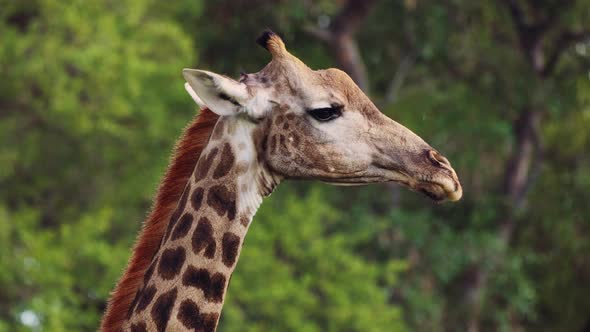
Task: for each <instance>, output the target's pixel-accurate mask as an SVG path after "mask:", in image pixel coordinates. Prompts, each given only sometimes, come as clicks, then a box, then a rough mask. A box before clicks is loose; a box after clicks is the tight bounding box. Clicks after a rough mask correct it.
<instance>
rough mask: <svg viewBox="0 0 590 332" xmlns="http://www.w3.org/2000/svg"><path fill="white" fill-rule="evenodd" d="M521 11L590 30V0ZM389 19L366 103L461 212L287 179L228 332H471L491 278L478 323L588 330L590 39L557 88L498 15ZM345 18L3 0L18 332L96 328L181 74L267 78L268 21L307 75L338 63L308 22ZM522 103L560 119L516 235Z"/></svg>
mask: <svg viewBox="0 0 590 332" xmlns="http://www.w3.org/2000/svg"><path fill="white" fill-rule="evenodd" d="M521 3H527V4H529V5H527V6H525V8H536V9H539V8H540V9H542V10H540V11H539V12H540V13H542V14H543V15H546V16H547V15H549V14H550V15H549V16H548V17H553V19H554V22H556V23H554V24H556V26H557V27H558V28H557V29H556V30H557V31H559V30H566V29H573V30H578V29H584V28H587V27H588V22H590V9H589V8H590V3H589V2H588V1H587V0H578V1H572V2H571V3H573V4H572V7H571V8H569V9H568V10H562V11H554V12H552V11H551V8H553V7H555V6H556V4H558V3H559V1H557V0H555V1H550V0H543V1H537V2H535V4H536V5H535V6H536V7H535V6H533V5H531V4H532V3H533V2H530V1H528V2H527V1H521ZM375 7H376V8H374V9H373V10H372V11H371V14H370V15H369V17H368V18H367V19H366V20H365V22H364V23H363V24H362V26H361V28H360V30H359V33H358V36H357V37H358V41H359V44H360V45H361V46H362V49H361V53H362V56H363V59H364V61H365V64H366V66H367V69H368V73H369V75H370V76H369V77H370V83H371V91H370V94H371V96H372V97H373V99H374V100H375V102H376V103H377V104H378V105H379V106H380V107H381V109H382V110H383V111H384V112H385V113H387V114H388V115H389V116H391V117H392V118H394V119H396V120H397V121H399V122H401V123H402V124H404V125H406V126H407V127H409V128H411V129H412V130H414V131H415V132H417V133H418V134H419V135H421V136H422V137H424V138H425V140H426V141H428V142H429V143H431V145H433V146H435V147H437V148H439V149H440V150H441V151H442V152H443V153H444V154H445V155H446V156H447V157H448V158H449V160H451V162H452V163H453V166H454V167H455V169H457V171H458V174H459V176H460V178H461V180H462V183H463V185H464V191H465V194H464V199H463V200H462V201H461V202H459V203H457V204H445V205H433V204H432V203H430V202H429V201H428V200H426V199H424V198H422V197H420V196H419V195H417V194H413V193H409V192H407V191H405V190H403V191H401V192H399V191H397V190H395V189H394V190H392V189H391V188H390V187H385V186H371V187H366V188H346V189H345V190H340V189H335V188H332V187H328V186H326V185H322V184H311V183H289V182H287V183H284V184H282V185H281V187H280V188H279V189H278V190H277V191H276V192H275V193H274V194H273V195H272V197H271V198H269V199H267V201H265V203H264V204H263V206H262V208H261V210H260V211H259V212H258V214H257V215H256V217H255V220H254V222H253V225H252V227H251V229H250V231H249V235H248V237H247V238H246V245H245V246H244V251H243V253H242V255H241V259H240V263H239V267H238V268H237V272H236V273H235V274H234V276H233V277H232V283H231V287H230V291H229V293H228V300H227V303H226V305H225V307H224V313H223V315H222V320H221V324H220V330H221V331H402V330H418V331H461V330H466V328H465V325H464V324H465V321H466V320H467V318H466V317H467V315H468V314H469V309H470V308H469V305H468V304H466V303H470V302H468V301H466V300H465V297H466V295H465V293H466V290H467V289H470V288H472V287H473V283H474V281H473V275H474V273H476V272H477V273H482V271H484V272H486V273H487V275H488V278H487V283H486V285H485V287H484V289H483V291H484V294H485V296H484V297H483V298H482V300H481V301H480V303H479V305H481V307H482V310H481V317H478V322H479V323H480V324H479V325H480V326H479V328H480V330H482V331H488V330H489V331H508V330H510V331H520V330H532V331H581V330H582V329H583V328H584V327H588V326H590V310H589V309H588V308H590V300H589V299H590V283H589V282H588V280H590V205H588V202H590V155H589V154H588V151H590V130H588V129H589V128H590V77H589V72H588V70H589V68H590V45H589V44H588V43H587V42H586V43H585V44H584V43H582V42H580V43H578V44H576V45H573V46H572V47H570V48H568V49H566V50H565V51H564V54H563V55H562V57H561V59H560V61H559V63H558V64H557V66H556V69H555V71H554V73H553V74H552V75H551V76H549V77H546V78H543V79H539V77H537V76H536V75H535V73H534V72H533V70H532V69H531V67H530V66H529V64H528V63H527V61H526V59H525V57H524V56H523V54H522V52H521V50H520V48H519V41H518V38H517V36H516V33H515V28H514V24H513V22H512V19H511V16H510V14H509V11H508V10H507V8H506V6H504V5H503V3H502V2H473V1H467V0H446V1H442V2H441V1H435V0H405V1H394V0H382V1H378V2H376V4H375ZM339 8H340V3H339V2H332V1H326V0H322V1H317V2H313V3H312V2H309V1H303V2H301V1H288V0H286V1H272V2H267V1H258V0H257V1H237V0H233V1H232V0H224V1H216V2H203V1H188V0H183V1H176V2H157V1H149V0H125V1H111V0H109V1H79V0H78V1H67V2H64V1H58V0H24V1H18V2H15V1H10V0H0V36H2V37H1V38H0V72H1V73H2V78H3V79H2V80H0V331H92V330H95V329H96V327H97V326H98V322H99V319H100V316H101V314H102V311H103V310H104V307H105V300H106V299H107V297H108V292H109V291H110V290H111V289H112V288H113V286H114V283H115V281H116V280H117V278H118V277H119V275H120V273H121V272H122V269H123V267H124V265H125V264H126V261H127V259H128V257H129V254H130V249H131V246H132V243H133V240H134V238H135V235H136V233H137V231H138V229H139V227H140V222H141V220H142V219H143V218H144V216H145V215H146V211H147V210H148V209H149V206H150V202H151V198H152V196H153V193H154V190H155V188H156V186H157V183H158V180H159V178H160V176H161V175H162V174H163V171H164V169H165V167H166V164H167V162H168V158H169V153H170V151H171V147H172V146H173V143H174V141H175V139H176V138H177V137H178V135H179V134H180V132H181V128H182V127H183V126H185V125H186V123H187V122H188V121H189V119H190V118H191V117H192V115H193V113H194V111H195V110H194V105H193V103H192V101H191V100H190V98H188V97H187V96H186V95H185V92H184V89H183V88H182V83H183V81H182V78H181V75H180V70H181V68H183V67H198V68H206V69H210V70H213V71H216V72H220V73H225V74H228V75H232V76H235V75H236V74H237V73H239V71H241V70H244V71H248V72H254V71H257V70H259V69H260V68H262V66H263V65H264V64H265V63H266V62H267V61H268V60H269V59H268V54H266V53H265V52H264V51H262V50H260V49H259V48H258V47H257V46H256V45H255V44H254V42H253V40H254V38H255V37H256V35H257V34H258V33H259V32H260V30H261V29H263V28H265V27H272V28H273V29H276V30H277V31H280V32H281V33H282V34H283V36H284V38H285V41H286V43H287V45H288V47H289V49H290V50H292V52H293V53H294V54H296V55H297V56H299V57H301V58H302V59H303V60H304V61H305V62H306V63H308V64H309V65H310V66H311V67H313V68H320V67H329V66H335V65H336V64H335V63H334V62H333V60H332V58H331V56H330V54H329V52H327V50H326V48H325V47H324V46H323V45H322V44H321V43H320V42H319V41H317V40H316V39H314V38H313V37H311V36H310V35H309V34H308V33H307V32H306V31H307V29H306V27H309V26H316V25H318V24H319V25H322V24H324V23H325V22H329V21H330V19H331V18H332V17H334V15H337V14H338V10H339ZM547 13H549V14H547ZM527 19H531V17H529V18H527ZM318 22H319V23H318ZM322 22H324V23H322ZM549 37H550V38H554V37H555V36H553V35H551V36H549ZM554 42H555V40H554V39H553V40H550V41H549V42H548V45H550V46H551V45H553V44H554ZM408 59H409V63H410V66H409V69H408V70H407V73H406V74H405V77H404V80H403V85H401V88H400V89H399V91H396V94H395V98H388V96H389V97H390V92H391V91H390V87H391V80H392V78H393V77H396V75H399V74H400V66H399V64H400V63H403V61H408ZM525 108H533V109H539V110H541V111H542V114H543V115H542V122H541V125H540V127H541V128H540V136H541V144H542V153H541V154H540V155H541V157H540V159H539V160H537V161H536V163H538V165H539V167H537V168H533V170H534V171H535V172H536V173H535V176H534V177H533V180H532V186H531V188H530V191H529V192H528V193H527V204H526V205H525V206H523V207H522V208H521V209H519V210H518V211H517V213H516V215H515V220H516V222H515V230H514V236H512V238H511V239H510V241H509V242H508V243H504V242H502V241H500V240H499V230H498V224H499V223H500V222H501V221H502V219H503V218H504V207H505V206H506V197H504V195H503V194H502V192H501V182H502V177H503V174H504V172H505V167H506V162H507V160H508V158H509V156H510V153H511V151H513V148H514V142H515V135H514V133H513V130H512V127H513V124H514V122H515V120H516V118H517V117H518V114H519V112H521V110H522V109H525Z"/></svg>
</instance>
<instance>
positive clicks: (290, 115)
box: [286, 113, 295, 120]
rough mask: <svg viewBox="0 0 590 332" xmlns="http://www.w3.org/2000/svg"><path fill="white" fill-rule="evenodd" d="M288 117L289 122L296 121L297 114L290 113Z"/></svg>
mask: <svg viewBox="0 0 590 332" xmlns="http://www.w3.org/2000/svg"><path fill="white" fill-rule="evenodd" d="M286 117H287V119H288V120H293V119H295V114H293V113H289V114H287V115H286Z"/></svg>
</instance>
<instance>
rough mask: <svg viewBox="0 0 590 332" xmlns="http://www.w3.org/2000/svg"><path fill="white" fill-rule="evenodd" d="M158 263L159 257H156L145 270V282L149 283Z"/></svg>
mask: <svg viewBox="0 0 590 332" xmlns="http://www.w3.org/2000/svg"><path fill="white" fill-rule="evenodd" d="M157 263H158V258H157V257H154V258H153V260H152V263H151V264H150V266H149V267H148V269H147V270H146V271H145V275H144V276H143V282H144V283H147V282H148V281H149V280H150V278H151V277H152V274H153V273H154V270H155V268H156V264H157Z"/></svg>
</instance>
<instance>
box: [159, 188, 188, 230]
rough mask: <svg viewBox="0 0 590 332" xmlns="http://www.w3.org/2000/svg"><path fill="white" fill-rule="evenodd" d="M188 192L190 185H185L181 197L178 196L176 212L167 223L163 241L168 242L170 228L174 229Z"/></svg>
mask: <svg viewBox="0 0 590 332" xmlns="http://www.w3.org/2000/svg"><path fill="white" fill-rule="evenodd" d="M190 190H191V188H190V184H189V185H187V186H186V188H184V192H183V193H182V196H180V201H178V206H177V207H176V210H175V211H174V213H173V214H172V216H170V221H169V222H168V227H167V228H166V234H165V235H164V238H163V241H166V240H168V237H169V236H170V232H171V231H172V228H173V227H174V225H176V222H177V221H178V218H180V215H181V214H182V212H184V208H185V207H186V201H187V199H188V194H189V191H190Z"/></svg>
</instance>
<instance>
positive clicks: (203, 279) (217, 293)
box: [182, 266, 225, 303]
mask: <svg viewBox="0 0 590 332" xmlns="http://www.w3.org/2000/svg"><path fill="white" fill-rule="evenodd" d="M182 284H183V285H185V286H192V287H196V288H198V289H201V290H202V291H203V294H204V295H205V299H207V300H208V301H211V302H215V303H220V302H221V301H222V300H223V293H224V291H225V276H224V275H223V274H221V273H215V274H214V275H213V276H211V275H210V274H209V271H207V270H205V269H198V268H196V267H194V266H189V267H188V269H187V270H186V271H185V272H184V275H183V276H182Z"/></svg>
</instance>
